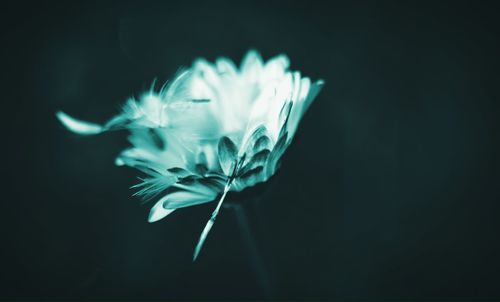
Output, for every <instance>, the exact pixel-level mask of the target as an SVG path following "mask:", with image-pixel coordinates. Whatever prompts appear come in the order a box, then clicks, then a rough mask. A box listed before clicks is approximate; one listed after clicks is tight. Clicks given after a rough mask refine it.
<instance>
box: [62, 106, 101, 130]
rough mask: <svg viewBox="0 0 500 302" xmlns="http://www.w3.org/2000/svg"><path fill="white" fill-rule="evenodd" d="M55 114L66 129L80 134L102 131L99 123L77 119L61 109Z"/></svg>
mask: <svg viewBox="0 0 500 302" xmlns="http://www.w3.org/2000/svg"><path fill="white" fill-rule="evenodd" d="M56 116H57V118H58V119H59V121H60V122H61V123H62V124H63V125H64V126H65V127H66V128H68V130H70V131H73V132H75V133H78V134H81V135H94V134H99V133H101V132H102V131H103V127H102V126H101V125H98V124H94V123H89V122H85V121H82V120H78V119H76V118H73V117H71V116H69V115H67V114H66V113H64V112H62V111H58V112H57V113H56Z"/></svg>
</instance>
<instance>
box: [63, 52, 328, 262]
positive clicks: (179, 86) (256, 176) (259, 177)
mask: <svg viewBox="0 0 500 302" xmlns="http://www.w3.org/2000/svg"><path fill="white" fill-rule="evenodd" d="M288 67H289V60H288V58H287V57H286V56H285V55H279V56H277V57H274V58H272V59H271V60H269V61H268V62H267V63H264V62H263V61H262V58H261V57H260V55H259V54H258V53H257V52H256V51H249V52H248V54H247V55H246V56H245V58H244V59H243V62H242V64H241V67H240V68H239V69H238V68H237V67H236V66H235V64H234V63H233V62H232V61H231V60H229V59H227V58H219V59H217V60H216V62H215V64H211V63H209V62H207V61H206V60H204V59H198V60H196V61H195V62H194V64H193V65H192V67H191V68H189V69H186V70H182V71H180V72H179V73H178V74H177V75H176V77H175V79H174V80H173V81H172V82H170V83H167V84H166V85H164V86H163V87H162V88H161V89H160V91H159V92H155V91H154V90H153V89H151V91H149V92H147V93H145V94H143V95H142V96H141V97H140V98H139V100H138V101H137V100H135V99H133V98H132V99H129V100H128V101H127V103H126V104H125V106H124V107H123V110H122V112H121V113H120V114H119V115H117V116H115V117H113V118H112V119H111V120H109V121H108V122H107V123H105V124H104V125H98V124H94V123H89V122H84V121H80V120H76V119H74V118H72V117H70V116H68V115H67V114H65V113H63V112H61V111H60V112H58V113H57V117H58V118H59V120H60V121H61V122H62V123H63V124H64V125H65V126H66V127H67V128H68V129H69V130H71V131H73V132H76V133H78V134H82V135H90V134H98V133H101V132H104V131H108V130H115V129H128V130H129V131H130V133H131V135H130V136H129V141H130V143H131V144H132V147H131V148H129V149H126V150H124V151H123V152H122V153H121V154H120V155H119V156H118V158H117V159H116V164H117V165H119V166H121V165H126V166H130V167H134V168H137V169H139V170H141V171H142V172H144V173H145V174H146V178H144V179H142V183H140V184H138V185H136V186H135V187H137V188H139V191H138V192H137V193H136V194H138V195H143V196H145V197H146V198H148V199H150V198H154V197H157V196H161V197H160V198H159V200H157V201H156V204H155V205H154V206H153V208H152V209H151V212H150V215H149V219H148V220H149V221H150V222H154V221H157V220H159V219H162V218H164V217H165V216H167V215H168V214H170V213H172V212H173V211H174V210H176V209H180V208H184V207H188V206H193V205H197V204H202V203H207V202H211V201H214V200H215V199H216V197H217V195H219V194H222V197H221V198H220V199H219V202H218V204H217V207H216V209H215V211H214V213H213V214H212V217H211V218H210V220H209V222H208V223H207V226H206V227H205V229H204V230H203V232H202V235H201V237H200V241H199V242H198V245H197V247H196V250H195V255H194V258H196V256H197V255H198V253H199V251H200V249H201V246H202V244H203V242H204V240H205V238H206V236H207V234H208V232H209V230H210V228H211V227H212V225H213V223H214V222H215V218H216V217H217V214H218V212H219V209H220V206H221V204H222V202H223V200H224V197H225V195H226V194H227V192H228V191H241V190H243V189H245V188H248V187H251V186H253V185H255V184H257V183H260V182H264V181H266V180H267V179H268V178H269V177H271V176H272V175H273V174H274V173H275V172H276V169H277V166H278V160H279V159H280V157H281V156H282V154H283V153H284V151H285V149H286V148H287V147H288V145H289V144H290V142H291V139H292V138H293V136H294V134H295V131H296V130H297V126H298V124H299V121H300V119H301V117H302V115H303V114H304V112H305V111H306V110H307V108H308V107H309V105H310V104H311V102H312V101H313V100H314V98H315V97H316V95H317V94H318V92H319V91H320V89H321V87H322V86H323V81H322V80H319V81H316V82H314V83H311V80H310V79H309V78H307V77H301V75H300V73H299V72H292V71H289V70H288Z"/></svg>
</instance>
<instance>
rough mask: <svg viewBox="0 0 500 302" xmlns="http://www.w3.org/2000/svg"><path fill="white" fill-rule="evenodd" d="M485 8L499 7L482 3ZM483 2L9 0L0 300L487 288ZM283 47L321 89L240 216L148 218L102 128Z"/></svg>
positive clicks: (487, 26)
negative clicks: (199, 244) (243, 224)
mask: <svg viewBox="0 0 500 302" xmlns="http://www.w3.org/2000/svg"><path fill="white" fill-rule="evenodd" d="M491 3H493V2H491ZM498 11H499V10H498V8H497V7H496V6H492V5H490V4H489V2H476V1H469V2H461V1H331V2H326V1H325V2H321V1H206V2H193V1H162V2H147V1H114V2H103V1H80V2H68V3H66V2H60V3H59V2H39V3H33V4H30V3H26V2H22V3H16V4H12V3H11V4H10V5H9V4H5V6H4V7H3V8H2V15H3V16H2V18H1V21H0V22H1V23H2V47H1V51H2V56H1V57H2V58H3V60H2V61H4V62H2V66H3V67H2V71H3V72H2V83H3V85H2V86H4V89H3V92H4V95H3V107H2V113H3V116H4V119H3V120H4V121H5V123H6V127H5V128H4V131H3V132H2V135H3V138H2V141H3V143H2V148H1V149H2V154H3V159H4V162H3V165H2V166H3V168H2V172H3V173H2V185H3V187H4V188H3V189H2V198H1V199H2V202H1V207H2V209H1V213H2V218H1V219H0V223H1V229H2V233H3V235H2V241H1V242H2V244H1V249H0V250H1V259H2V263H1V269H0V277H1V280H0V281H1V282H0V298H1V299H10V300H12V299H34V300H54V299H64V300H65V299H85V300H103V299H106V300H108V299H114V300H116V299H120V300H123V299H127V300H199V299H203V300H249V299H254V300H255V299H257V300H260V299H268V298H270V299H275V300H380V299H384V300H403V299H404V300H446V299H448V300H450V299H475V300H477V299H500V287H499V286H498V284H500V277H499V269H500V258H499V252H500V244H499V240H498V230H499V229H500V222H499V214H500V212H499V209H500V205H499V201H500V196H499V195H500V194H499V188H498V184H499V180H500V173H499V172H500V170H499V168H500V167H499V156H498V154H499V153H498V152H499V151H500V150H499V146H500V144H499V142H500V141H499V140H500V132H499V130H500V128H499V119H498V113H499V109H500V108H499V106H500V105H499V102H498V101H499V88H498V83H499V72H498V70H499V67H500V66H499V65H500V64H499V56H498V53H499V48H498V46H499V39H500V36H499V26H498V25H499V23H498V18H497V15H498ZM250 48H255V49H258V50H259V51H260V52H261V53H262V55H263V57H264V59H269V58H271V57H272V56H274V55H277V54H280V53H286V54H287V55H288V56H289V57H290V59H291V62H292V65H291V68H292V69H294V70H300V71H302V73H303V74H304V75H306V76H309V77H311V78H312V79H319V78H322V79H324V80H325V82H326V85H325V87H324V89H323V91H322V92H321V93H320V95H319V96H318V98H317V99H316V101H315V102H314V103H313V105H312V106H311V107H310V109H309V111H308V113H307V114H306V115H305V117H304V119H303V120H302V123H301V126H300V128H299V131H298V133H297V135H296V137H295V139H294V142H293V144H292V145H291V147H290V149H289V150H288V152H287V153H286V155H285V157H284V160H283V165H282V168H281V170H280V172H279V174H278V176H277V177H276V178H275V179H273V181H272V183H271V184H270V188H271V189H270V190H269V191H268V192H267V193H266V195H265V197H264V198H263V200H262V202H261V203H259V205H258V206H255V207H252V209H253V210H252V211H250V212H249V220H250V225H251V227H252V230H253V232H254V235H255V238H256V242H257V247H258V249H259V251H260V253H261V258H262V266H263V267H265V269H266V270H267V278H268V281H267V284H266V286H264V287H263V286H262V282H261V281H262V280H259V278H258V276H257V274H256V272H255V264H254V263H253V262H252V261H251V257H250V254H249V253H248V248H247V247H246V246H245V244H244V242H243V240H242V237H241V233H240V231H239V229H238V226H237V223H236V219H235V215H234V213H232V212H231V211H228V210H224V211H223V212H222V213H221V215H220V216H219V218H218V221H217V223H216V225H215V227H214V228H213V230H212V233H211V234H210V236H209V238H208V240H207V242H206V245H205V248H204V250H203V251H202V254H201V255H200V258H199V260H198V261H197V262H196V263H192V262H191V257H192V252H193V248H194V246H195V244H196V241H197V239H198V237H199V234H200V232H201V230H202V228H203V226H204V224H205V223H206V221H207V219H208V217H209V215H210V213H211V212H212V210H213V207H214V204H213V203H210V204H206V205H202V206H197V207H191V208H187V209H184V210H182V211H177V212H175V213H174V214H172V215H171V216H169V217H168V218H167V219H164V220H161V221H160V222H157V223H154V224H149V223H147V221H146V218H147V215H148V212H149V208H150V206H151V204H141V201H140V199H138V198H136V197H132V196H131V195H132V193H133V191H132V190H129V187H130V186H132V185H134V184H136V183H137V176H138V173H137V172H136V171H134V170H132V169H128V168H118V167H115V166H114V158H115V156H116V155H117V154H118V153H119V151H120V150H122V149H123V148H125V147H126V146H127V142H126V133H123V132H113V133H108V134H104V135H100V136H96V137H80V136H77V135H74V134H72V133H69V132H68V131H66V130H65V129H63V127H62V126H61V125H60V124H59V123H58V122H57V121H56V119H55V116H54V113H55V112H56V111H57V110H60V109H62V110H64V111H66V112H67V113H69V114H71V115H74V116H76V117H79V118H82V119H85V120H90V121H95V122H103V121H105V120H106V119H107V118H109V117H111V116H112V115H114V114H115V113H117V112H118V110H119V108H120V105H121V104H122V103H123V102H124V101H125V100H126V98H128V97H130V96H134V95H135V96H137V95H138V94H140V93H141V92H142V91H144V90H146V89H149V87H150V85H151V83H152V81H153V80H154V79H155V78H156V79H157V81H158V82H159V83H162V82H164V81H166V80H167V79H169V78H170V77H172V76H173V74H174V73H175V72H176V71H177V69H178V68H179V67H180V66H189V65H190V64H191V62H192V60H193V59H195V58H197V57H199V56H203V57H205V58H207V59H209V60H214V59H216V58H217V57H218V56H222V55H224V56H228V57H230V58H232V59H233V60H235V61H237V62H239V61H240V60H241V58H242V57H243V55H244V54H245V53H246V51H247V50H248V49H250Z"/></svg>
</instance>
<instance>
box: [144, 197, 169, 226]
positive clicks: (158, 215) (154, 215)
mask: <svg viewBox="0 0 500 302" xmlns="http://www.w3.org/2000/svg"><path fill="white" fill-rule="evenodd" d="M173 211H175V209H165V208H164V207H163V201H162V200H160V201H159V202H157V203H156V204H155V205H154V206H153V208H151V211H149V216H148V222H149V223H153V222H157V221H158V220H161V219H163V218H165V217H166V216H168V215H169V214H171V213H172V212H173Z"/></svg>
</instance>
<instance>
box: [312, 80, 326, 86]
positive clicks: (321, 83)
mask: <svg viewBox="0 0 500 302" xmlns="http://www.w3.org/2000/svg"><path fill="white" fill-rule="evenodd" d="M314 84H316V85H318V86H323V85H325V80H323V79H319V80H317V81H316V82H314Z"/></svg>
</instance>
